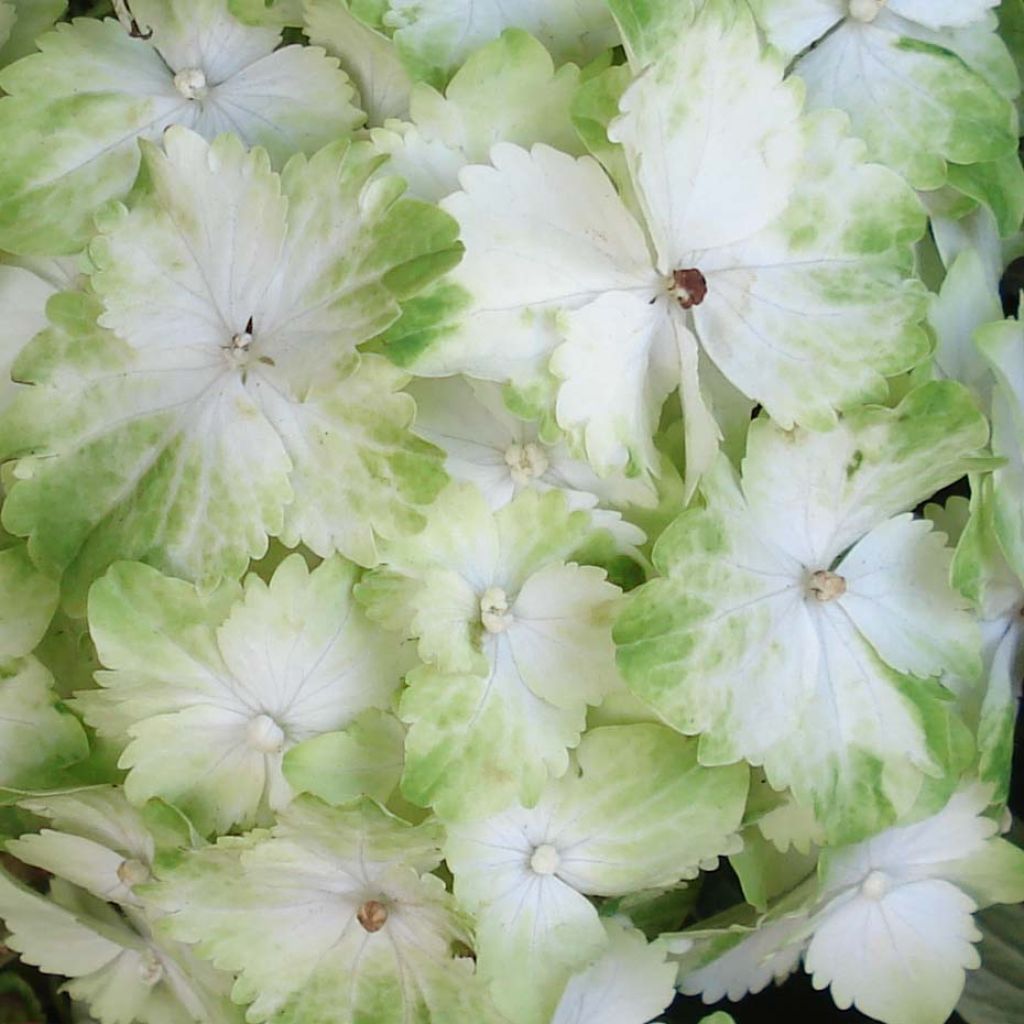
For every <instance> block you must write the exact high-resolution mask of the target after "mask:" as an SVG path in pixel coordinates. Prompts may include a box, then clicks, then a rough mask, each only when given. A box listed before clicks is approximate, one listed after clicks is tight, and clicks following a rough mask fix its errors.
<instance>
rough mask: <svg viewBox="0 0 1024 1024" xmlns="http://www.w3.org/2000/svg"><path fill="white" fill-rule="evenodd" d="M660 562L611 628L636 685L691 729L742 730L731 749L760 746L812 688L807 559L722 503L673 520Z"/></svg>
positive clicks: (786, 724) (775, 735)
mask: <svg viewBox="0 0 1024 1024" xmlns="http://www.w3.org/2000/svg"><path fill="white" fill-rule="evenodd" d="M655 565H656V566H657V567H658V568H659V569H660V570H661V571H662V572H664V573H668V574H669V575H668V576H667V577H666V578H661V579H655V580H653V581H651V582H650V583H648V584H646V585H645V586H643V587H641V588H640V589H639V590H637V591H635V592H634V594H633V595H631V597H630V600H629V602H628V603H627V605H626V610H625V612H624V614H623V615H622V616H621V617H620V618H619V620H618V622H617V623H616V625H615V630H614V636H615V640H616V643H617V644H618V646H619V654H618V658H619V667H620V669H621V670H622V672H623V675H624V676H625V678H626V681H627V682H628V684H629V686H630V688H631V689H632V690H633V691H634V692H635V693H636V694H637V695H638V696H639V697H641V699H643V700H644V701H646V702H647V703H649V704H651V705H652V706H653V707H654V708H656V709H657V711H658V713H659V714H660V715H661V716H662V717H663V718H664V719H665V721H667V722H669V723H670V724H671V725H673V726H674V727H675V728H677V729H679V730H680V731H682V732H684V733H687V734H697V733H710V734H712V735H714V736H715V737H716V739H717V740H718V741H719V743H722V742H724V738H725V737H726V736H731V737H734V743H735V747H734V750H735V756H741V753H740V751H741V750H742V749H744V748H745V749H746V750H747V751H748V752H750V753H754V752H758V751H761V750H763V749H764V748H765V747H766V746H768V745H770V744H771V743H772V742H774V741H776V740H778V739H779V738H780V737H781V736H783V735H785V734H786V733H787V732H788V731H789V729H790V728H791V725H792V717H793V713H794V708H798V707H802V706H804V705H806V703H807V702H808V701H809V700H810V699H811V696H812V694H813V692H814V685H815V669H816V665H817V653H816V651H817V640H816V634H815V631H814V623H813V619H812V618H811V616H810V615H809V609H808V608H807V607H806V603H805V600H804V590H803V588H802V586H801V578H802V569H801V567H800V564H799V563H798V562H797V561H795V560H794V559H792V558H791V557H790V556H787V555H785V554H783V553H782V552H781V551H779V550H778V549H776V548H771V547H769V546H767V545H765V544H763V543H762V542H761V540H760V539H759V538H758V536H757V534H756V528H755V527H754V526H753V525H752V524H748V523H747V522H746V521H745V520H743V519H741V518H740V517H738V516H735V515H730V514H728V513H726V512H724V511H723V510H721V509H716V510H715V512H714V513H712V512H709V511H702V510H695V511H691V512H687V513H684V514H683V515H682V516H681V517H680V518H679V519H678V520H676V522H675V523H674V524H673V525H672V526H671V527H670V528H669V529H668V530H667V531H666V532H665V533H664V534H663V535H662V537H661V539H660V541H659V543H658V545H657V547H656V549H655ZM755 680H756V683H755V682H754V681H755ZM737 687H738V688H739V689H737ZM741 693H742V696H741ZM722 754H723V756H724V757H726V759H728V757H727V756H726V753H725V751H724V750H723V751H722Z"/></svg>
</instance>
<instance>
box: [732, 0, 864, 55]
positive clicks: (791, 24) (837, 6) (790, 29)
mask: <svg viewBox="0 0 1024 1024" xmlns="http://www.w3.org/2000/svg"><path fill="white" fill-rule="evenodd" d="M750 6H751V8H752V9H753V11H754V14H755V16H756V17H757V20H758V22H759V23H760V25H761V27H762V28H763V29H764V32H765V35H766V36H767V37H768V42H770V43H771V44H772V46H774V47H775V48H776V49H777V50H779V51H780V52H781V53H782V54H783V56H785V57H787V58H791V57H795V56H796V55H797V54H798V53H800V52H801V51H803V50H806V49H807V47H808V46H810V45H811V43H814V42H816V41H817V40H819V39H821V38H822V36H824V35H825V34H826V33H827V32H828V31H829V30H830V29H833V28H835V27H836V25H838V24H839V22H840V21H841V20H842V19H843V18H845V17H846V15H847V13H848V11H849V6H848V3H847V2H845V0H751V5H750Z"/></svg>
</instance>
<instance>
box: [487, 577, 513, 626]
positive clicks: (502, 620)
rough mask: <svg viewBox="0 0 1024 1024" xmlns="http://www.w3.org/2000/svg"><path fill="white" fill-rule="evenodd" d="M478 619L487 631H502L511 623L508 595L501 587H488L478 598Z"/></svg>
mask: <svg viewBox="0 0 1024 1024" xmlns="http://www.w3.org/2000/svg"><path fill="white" fill-rule="evenodd" d="M480 621H481V622H482V623H483V626H484V629H486V630H487V632H488V633H504V632H505V630H506V629H508V627H509V626H510V625H511V624H512V616H511V615H510V614H509V611H508V595H507V594H506V593H505V591H504V590H502V589H501V587H488V588H487V589H486V590H485V591H484V595H483V597H481V598H480Z"/></svg>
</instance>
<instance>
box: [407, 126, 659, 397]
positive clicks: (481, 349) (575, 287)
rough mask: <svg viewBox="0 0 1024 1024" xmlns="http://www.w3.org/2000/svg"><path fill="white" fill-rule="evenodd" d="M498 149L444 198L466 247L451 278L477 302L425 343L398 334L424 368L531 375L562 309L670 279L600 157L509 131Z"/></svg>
mask: <svg viewBox="0 0 1024 1024" xmlns="http://www.w3.org/2000/svg"><path fill="white" fill-rule="evenodd" d="M491 161H492V162H493V165H494V166H493V167H482V166H480V167H470V168H467V169H466V170H465V171H464V172H463V174H462V176H461V180H462V185H463V191H461V192H457V193H455V194H454V195H452V196H449V197H448V198H447V199H446V200H445V201H444V203H443V204H442V205H443V207H444V209H445V210H447V211H448V212H449V213H450V214H452V216H454V217H455V219H456V220H457V221H458V222H459V227H460V229H461V235H460V237H461V240H462V243H463V245H465V247H466V254H465V256H464V258H463V260H462V263H461V264H460V265H459V267H458V268H457V269H456V270H455V272H454V273H453V274H452V275H451V278H450V281H451V284H452V285H453V286H454V287H456V288H457V289H458V290H459V291H460V292H461V293H462V294H463V295H464V296H465V302H466V305H467V308H466V309H465V311H464V312H461V314H460V315H458V318H457V319H456V320H455V321H454V322H453V323H450V324H444V325H441V326H439V327H438V328H437V330H436V331H435V333H434V334H433V336H432V337H430V338H429V339H428V341H427V342H426V344H425V345H424V346H423V347H422V348H417V347H416V346H412V347H410V348H409V349H408V350H407V349H405V348H403V347H401V346H399V345H393V346H392V353H393V357H394V358H396V359H397V360H398V361H399V362H400V363H402V364H403V365H405V364H409V365H411V366H412V368H413V369H414V370H415V372H416V373H418V374H422V375H427V376H447V375H449V374H451V373H455V372H464V373H467V374H469V375H470V376H473V377H480V378H482V379H485V380H499V381H507V380H509V381H513V382H515V383H528V382H529V381H531V380H532V379H533V378H534V377H535V376H536V375H537V374H538V373H540V372H541V371H542V370H543V369H544V367H545V366H546V363H547V360H548V358H549V356H550V354H551V352H552V351H553V349H554V348H555V347H556V345H557V343H558V341H559V340H560V339H559V335H558V333H557V331H556V330H555V324H554V319H553V318H554V314H555V312H556V311H557V310H559V309H579V308H581V307H582V306H585V305H586V304H588V303H589V302H591V301H593V300H594V299H596V298H598V297H599V296H601V295H602V294H604V293H605V292H608V291H614V290H634V289H636V290H646V291H645V293H646V294H647V296H648V297H651V296H652V295H653V294H654V293H655V290H656V289H659V288H660V281H659V279H658V277H657V275H656V273H655V271H654V268H653V267H652V266H651V261H650V256H649V254H648V251H647V244H646V241H645V239H644V235H643V231H642V229H641V228H640V225H639V224H638V223H637V222H636V221H635V220H634V219H633V217H632V215H631V214H630V213H629V211H628V210H627V209H626V208H625V206H623V204H622V201H621V200H620V199H619V197H618V196H617V195H616V193H615V190H614V188H613V186H612V183H611V182H610V181H609V180H608V178H607V177H606V176H605V173H604V171H603V170H602V169H601V167H600V165H599V164H598V163H597V162H596V161H595V160H593V159H591V158H590V157H582V158H579V159H573V158H572V157H570V156H568V155H566V154H564V153H559V152H557V151H556V150H554V149H551V148H549V147H547V146H543V145H538V146H535V147H534V148H533V149H532V151H529V152H527V151H526V150H523V149H520V148H519V147H517V146H513V145H511V144H508V143H501V144H499V145H497V146H495V147H494V149H493V150H492V152H491Z"/></svg>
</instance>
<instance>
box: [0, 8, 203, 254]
mask: <svg viewBox="0 0 1024 1024" xmlns="http://www.w3.org/2000/svg"><path fill="white" fill-rule="evenodd" d="M39 43H40V45H41V48H42V53H40V54H34V55H32V56H29V57H27V58H25V59H24V60H22V61H19V62H18V63H17V64H14V65H12V66H11V67H9V68H6V69H5V70H4V72H3V73H2V74H0V84H2V87H3V89H4V90H5V91H6V92H7V93H9V94H10V96H9V97H7V98H5V99H4V100H3V102H2V103H0V140H2V146H3V149H4V153H5V160H4V163H3V169H2V171H0V192H2V194H3V202H2V203H0V244H2V245H3V247H4V248H7V249H10V250H12V251H24V252H34V253H41V254H54V253H70V252H76V251H77V250H79V249H81V247H82V244H83V243H84V242H85V240H86V239H87V238H88V236H89V235H90V234H91V233H92V215H93V211H94V210H96V209H97V207H99V206H100V205H101V204H102V203H103V202H105V201H106V200H109V199H111V198H116V197H120V196H122V195H124V194H125V193H126V192H127V191H128V189H129V187H130V186H131V184H132V181H133V180H134V178H135V174H136V172H137V170H138V167H139V150H138V143H137V139H138V138H139V137H143V138H150V139H153V138H159V137H160V134H161V132H163V130H164V129H165V128H166V127H167V126H168V125H170V124H174V123H177V122H181V121H184V120H187V118H188V113H189V101H188V100H186V99H185V98H184V97H183V96H182V95H181V94H180V93H179V92H178V91H177V90H176V89H175V88H174V86H173V83H172V80H171V79H172V72H170V71H169V70H168V68H167V65H166V64H164V62H163V61H162V60H161V58H160V55H159V54H158V53H157V52H156V50H154V49H153V48H152V47H150V46H149V45H148V44H147V43H145V42H143V41H142V40H140V39H132V38H130V37H129V36H128V34H127V33H126V32H125V31H124V30H123V29H122V28H121V26H120V25H119V24H118V23H117V22H116V21H113V20H106V21H96V20H93V19H79V20H77V21H76V22H75V23H74V24H70V25H67V24H66V25H60V26H59V27H58V28H57V31H55V32H52V33H49V34H47V35H45V36H43V37H42V38H41V39H40V40H39ZM83 83H88V92H79V90H81V88H82V84H83Z"/></svg>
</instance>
